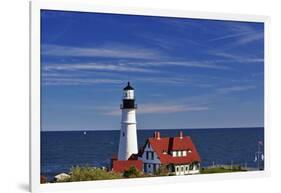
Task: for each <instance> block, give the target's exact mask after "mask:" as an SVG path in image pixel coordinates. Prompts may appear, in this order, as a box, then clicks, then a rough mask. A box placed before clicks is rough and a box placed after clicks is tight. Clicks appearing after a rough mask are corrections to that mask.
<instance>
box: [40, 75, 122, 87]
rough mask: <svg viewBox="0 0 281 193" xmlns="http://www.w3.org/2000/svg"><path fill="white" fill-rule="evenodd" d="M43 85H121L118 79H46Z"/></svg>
mask: <svg viewBox="0 0 281 193" xmlns="http://www.w3.org/2000/svg"><path fill="white" fill-rule="evenodd" d="M43 80H44V81H43V85H54V86H55V85H93V84H121V83H122V81H121V80H116V79H90V78H74V77H72V78H59V77H51V78H44V79H43Z"/></svg>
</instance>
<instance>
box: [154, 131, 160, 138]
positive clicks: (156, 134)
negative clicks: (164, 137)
mask: <svg viewBox="0 0 281 193" xmlns="http://www.w3.org/2000/svg"><path fill="white" fill-rule="evenodd" d="M154 138H155V139H157V140H159V139H160V132H159V131H155V132H154Z"/></svg>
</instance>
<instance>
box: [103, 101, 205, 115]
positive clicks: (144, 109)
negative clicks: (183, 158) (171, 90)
mask: <svg viewBox="0 0 281 193" xmlns="http://www.w3.org/2000/svg"><path fill="white" fill-rule="evenodd" d="M207 110H209V107H205V106H188V105H183V104H168V103H162V104H142V105H139V106H138V114H166V113H178V112H191V111H207ZM104 114H106V115H112V116H117V115H120V114H121V111H120V110H111V111H110V110H109V111H108V112H105V113H104Z"/></svg>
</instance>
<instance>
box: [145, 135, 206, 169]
mask: <svg viewBox="0 0 281 193" xmlns="http://www.w3.org/2000/svg"><path fill="white" fill-rule="evenodd" d="M158 135H159V136H158V138H157V137H151V138H149V139H148V140H147V142H146V144H147V143H148V142H149V143H150V145H151V146H152V149H153V150H154V151H155V152H156V154H157V156H158V158H159V160H160V161H161V163H162V164H187V163H192V162H200V161H201V158H200V156H199V154H198V152H197V150H196V148H195V145H194V144H193V142H192V140H191V138H190V137H189V136H183V135H182V133H181V137H161V138H160V133H158ZM176 150H185V151H187V153H186V156H181V157H173V156H172V155H171V153H170V152H171V151H176Z"/></svg>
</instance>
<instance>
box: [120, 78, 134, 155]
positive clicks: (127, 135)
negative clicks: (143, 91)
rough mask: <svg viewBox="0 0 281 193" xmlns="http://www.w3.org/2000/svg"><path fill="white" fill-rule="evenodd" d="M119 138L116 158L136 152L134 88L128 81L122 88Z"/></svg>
mask: <svg viewBox="0 0 281 193" xmlns="http://www.w3.org/2000/svg"><path fill="white" fill-rule="evenodd" d="M120 109H121V110H122V119H121V130H120V140H119V149H118V160H128V158H129V157H130V156H131V155H132V154H136V153H138V142H137V122H136V109H137V105H136V104H135V96H134V88H133V87H132V86H131V85H130V82H128V85H127V86H126V87H125V88H124V89H123V103H122V104H121V105H120Z"/></svg>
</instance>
